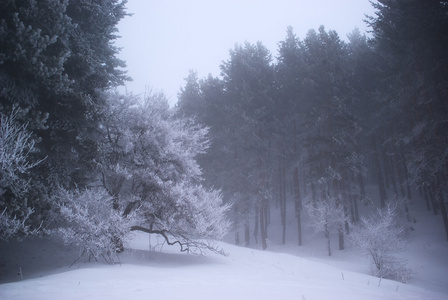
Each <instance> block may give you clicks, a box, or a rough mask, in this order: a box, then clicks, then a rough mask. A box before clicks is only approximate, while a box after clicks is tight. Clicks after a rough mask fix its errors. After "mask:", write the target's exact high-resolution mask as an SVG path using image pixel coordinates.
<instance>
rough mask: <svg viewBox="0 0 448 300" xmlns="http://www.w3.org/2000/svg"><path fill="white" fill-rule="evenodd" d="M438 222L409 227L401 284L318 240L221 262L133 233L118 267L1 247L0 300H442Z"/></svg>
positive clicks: (232, 255)
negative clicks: (406, 275) (413, 234)
mask: <svg viewBox="0 0 448 300" xmlns="http://www.w3.org/2000/svg"><path fill="white" fill-rule="evenodd" d="M436 221H437V219H436V218H433V217H431V218H429V217H428V218H426V219H423V220H422V221H421V222H419V223H417V224H415V225H416V230H422V231H423V230H426V231H427V232H422V233H424V235H422V236H421V238H419V239H414V240H412V238H411V243H412V246H411V248H410V249H409V251H408V253H407V255H408V258H409V259H410V265H411V266H412V268H413V269H414V272H415V275H414V276H413V278H412V279H411V280H410V282H409V283H407V284H403V283H400V282H396V281H390V280H386V279H382V280H379V279H378V278H375V277H371V276H369V275H366V274H363V273H366V272H368V265H366V263H367V261H366V259H365V258H364V257H362V256H360V255H359V253H357V252H356V250H354V249H348V250H345V251H339V252H337V251H335V255H334V257H332V258H328V257H326V256H325V255H322V254H325V249H323V250H322V251H320V249H321V248H322V245H320V242H321V241H319V239H318V238H317V239H315V240H314V241H313V242H311V241H309V243H308V245H307V246H303V247H302V248H298V247H295V246H292V245H289V246H280V245H270V246H271V248H272V249H273V250H274V251H283V252H290V253H289V254H286V253H279V252H270V251H260V250H256V249H251V248H243V247H237V246H233V245H230V244H227V243H219V246H221V247H222V248H224V249H225V251H226V252H227V253H228V254H229V255H228V257H224V256H220V255H217V254H209V255H208V256H196V255H188V254H183V253H179V252H178V249H176V247H167V246H164V247H163V248H162V249H160V247H158V248H157V249H156V251H149V250H148V248H149V242H148V235H146V234H137V235H136V236H135V239H134V241H133V242H132V244H131V245H130V249H128V250H127V251H126V253H125V254H123V255H122V257H121V260H122V264H121V265H116V266H109V265H105V264H102V263H90V264H88V263H85V264H84V263H83V264H77V265H75V266H73V267H71V268H69V267H68V266H67V264H68V263H70V262H71V261H73V257H74V256H73V255H76V251H75V250H68V249H66V248H64V247H61V246H58V245H57V244H55V243H52V242H48V241H46V242H45V241H42V240H34V241H31V242H24V243H23V244H9V245H8V246H5V245H2V255H1V256H2V257H1V260H0V263H1V266H0V269H1V272H2V273H0V274H1V276H2V277H1V282H2V283H3V284H0V299H5V300H6V299H46V300H51V299H58V300H59V299H64V300H69V299H133V300H137V299H307V300H312V299H345V300H346V299H356V300H358V299H419V300H421V299H431V300H433V299H448V279H447V277H446V274H447V273H446V271H447V270H448V267H447V262H448V257H447V253H448V251H447V250H448V245H447V243H446V242H445V241H443V239H440V237H439V236H437V235H438V234H439V233H440V232H438V231H437V230H436V231H434V230H432V231H431V227H433V226H434V225H435V224H434V222H436ZM434 232H436V233H434ZM419 236H420V235H419ZM151 242H152V244H153V245H154V244H155V242H156V241H155V239H154V238H153V239H152V241H151ZM322 242H323V240H322ZM272 244H274V242H272ZM292 253H295V254H296V255H294V254H292ZM297 254H298V255H301V256H302V257H299V256H297ZM19 267H20V268H21V270H22V273H23V274H22V276H23V280H22V279H20V276H19V275H18V274H17V272H18V270H19ZM33 277H34V278H33ZM8 281H15V282H9V283H4V282H8Z"/></svg>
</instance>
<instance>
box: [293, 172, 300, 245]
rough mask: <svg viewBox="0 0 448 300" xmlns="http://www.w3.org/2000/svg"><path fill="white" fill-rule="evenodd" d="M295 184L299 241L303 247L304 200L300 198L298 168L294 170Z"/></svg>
mask: <svg viewBox="0 0 448 300" xmlns="http://www.w3.org/2000/svg"><path fill="white" fill-rule="evenodd" d="M293 184H294V203H295V212H296V218H297V239H298V244H299V246H302V221H301V213H302V200H301V198H300V185H299V169H298V168H297V167H296V168H295V169H294V176H293Z"/></svg>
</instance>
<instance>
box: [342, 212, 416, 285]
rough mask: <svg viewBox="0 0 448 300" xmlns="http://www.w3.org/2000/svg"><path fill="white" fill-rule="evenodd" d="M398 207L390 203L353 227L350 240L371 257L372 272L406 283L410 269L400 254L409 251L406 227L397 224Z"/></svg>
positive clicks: (378, 275)
mask: <svg viewBox="0 0 448 300" xmlns="http://www.w3.org/2000/svg"><path fill="white" fill-rule="evenodd" d="M397 219H398V216H397V206H396V205H395V206H391V205H388V206H387V207H386V209H384V210H378V211H377V213H376V214H374V215H372V216H370V218H361V224H360V226H358V227H355V228H353V230H352V233H351V235H350V240H351V242H352V243H353V244H354V245H356V246H358V247H360V248H361V249H362V250H364V251H365V253H366V255H367V256H369V257H370V258H371V271H372V275H374V276H377V277H380V278H391V279H397V280H400V281H402V282H406V281H407V279H408V278H409V276H410V274H411V270H410V269H408V268H407V267H406V265H407V261H406V260H405V259H404V258H402V257H401V256H400V255H401V254H402V252H403V251H404V250H406V247H407V243H406V240H405V230H404V227H402V226H400V225H399V224H397Z"/></svg>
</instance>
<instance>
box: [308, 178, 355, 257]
mask: <svg viewBox="0 0 448 300" xmlns="http://www.w3.org/2000/svg"><path fill="white" fill-rule="evenodd" d="M332 184H334V182H333V180H328V179H326V178H321V179H319V180H318V182H317V185H316V187H313V194H312V196H311V199H309V201H307V203H306V205H305V208H306V210H307V212H308V215H309V216H310V221H311V223H310V225H311V227H313V228H314V230H315V231H316V232H324V233H325V237H326V238H327V250H328V255H329V256H331V254H332V250H331V240H332V237H333V236H334V235H335V234H337V235H340V234H343V225H344V223H345V222H347V217H346V213H345V211H344V207H343V206H342V201H341V197H342V196H341V195H340V194H334V193H333V191H334V189H331V188H330V187H331V185H332ZM339 241H340V239H339ZM339 249H340V250H342V249H343V247H342V248H341V247H339Z"/></svg>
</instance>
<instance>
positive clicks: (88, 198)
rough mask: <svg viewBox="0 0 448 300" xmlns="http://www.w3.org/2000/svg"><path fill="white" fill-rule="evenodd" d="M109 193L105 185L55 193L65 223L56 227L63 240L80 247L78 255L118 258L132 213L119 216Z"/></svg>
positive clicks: (107, 260) (111, 259) (115, 260)
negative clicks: (99, 187)
mask: <svg viewBox="0 0 448 300" xmlns="http://www.w3.org/2000/svg"><path fill="white" fill-rule="evenodd" d="M112 200H113V199H112V197H111V196H110V195H109V194H108V193H107V192H106V191H105V190H104V189H85V190H82V191H75V192H68V191H65V190H61V191H60V193H59V195H58V203H57V206H58V207H59V211H60V215H61V218H62V220H63V221H64V222H65V223H66V226H64V227H63V228H60V229H59V232H60V233H61V235H62V238H63V240H64V243H66V244H75V245H76V246H77V247H79V248H80V256H79V258H82V257H84V258H88V260H89V261H90V260H91V259H92V258H93V259H95V260H98V259H101V258H103V259H104V260H105V261H106V262H107V263H109V264H113V263H116V262H117V261H118V257H117V252H121V251H122V250H123V242H124V241H125V238H126V237H127V236H128V234H129V231H130V227H131V224H130V222H131V220H132V217H133V215H129V216H128V217H127V218H124V217H122V215H121V214H120V212H119V211H117V210H114V209H113V208H112Z"/></svg>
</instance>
